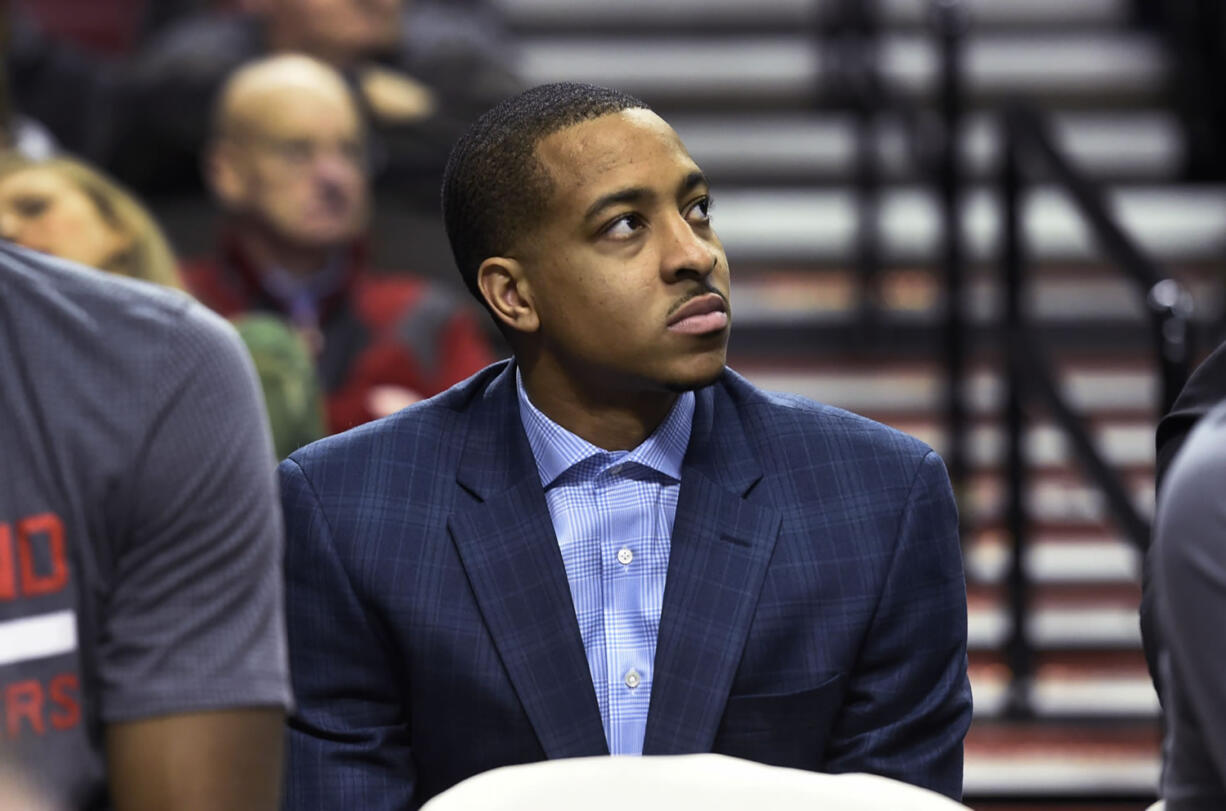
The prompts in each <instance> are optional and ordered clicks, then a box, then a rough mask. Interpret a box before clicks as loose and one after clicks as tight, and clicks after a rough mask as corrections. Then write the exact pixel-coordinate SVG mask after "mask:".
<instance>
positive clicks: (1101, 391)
mask: <svg viewBox="0 0 1226 811" xmlns="http://www.w3.org/2000/svg"><path fill="white" fill-rule="evenodd" d="M734 342H735V339H734ZM731 365H732V368H734V369H736V370H737V371H739V372H741V373H742V374H744V375H745V376H746V377H748V378H749V379H750V380H751V381H753V382H754V383H755V384H756V385H758V386H760V387H762V388H765V389H768V390H771V391H782V392H790V393H793V394H800V395H803V396H805V397H809V398H811V399H813V400H817V401H818V402H823V403H828V404H830V405H835V406H839V407H841V408H846V409H848V410H850V411H855V412H857V413H861V414H866V415H869V416H873V417H874V418H878V419H883V420H885V421H894V420H900V419H907V418H914V417H916V416H917V415H922V416H924V417H928V418H932V417H934V416H939V415H940V414H941V413H942V410H941V409H942V408H943V406H942V403H943V401H944V372H943V371H942V370H941V369H940V368H938V367H937V366H936V365H935V364H924V363H896V362H879V363H874V362H865V361H863V360H861V361H860V362H856V361H853V360H847V361H839V360H836V361H834V362H832V363H823V364H812V365H804V366H783V365H775V364H771V363H758V362H755V361H754V359H752V358H746V359H744V362H743V363H741V362H738V360H737V358H736V357H735V355H733V356H732V362H731ZM1057 368H1058V370H1059V374H1060V377H1061V388H1062V390H1063V392H1064V394H1065V397H1066V398H1067V399H1068V401H1069V402H1070V403H1071V404H1072V405H1073V407H1074V408H1076V409H1078V410H1079V411H1081V412H1082V413H1093V414H1096V415H1100V416H1102V415H1107V414H1121V413H1123V414H1128V415H1130V416H1133V417H1135V416H1137V415H1151V416H1155V415H1156V413H1157V404H1158V382H1157V379H1156V377H1155V375H1154V373H1153V371H1152V368H1151V367H1149V366H1147V365H1145V364H1144V362H1143V361H1142V360H1141V359H1140V358H1138V359H1137V360H1136V361H1135V362H1132V363H1120V362H1119V361H1118V360H1117V361H1115V363H1114V364H1107V363H1105V362H1104V361H1097V362H1096V361H1093V360H1083V361H1080V362H1076V361H1074V362H1066V363H1063V364H1060V365H1058V367H1057ZM964 397H965V403H966V405H967V408H968V410H969V411H970V413H972V414H976V415H994V416H995V415H999V413H1000V410H1001V407H1002V405H1003V402H1004V378H1003V375H1002V373H1001V371H1000V367H999V365H997V364H992V365H986V366H985V365H975V366H973V367H972V368H971V369H970V370H968V379H967V384H966V389H965V392H964Z"/></svg>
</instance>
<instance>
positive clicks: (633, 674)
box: [626, 668, 643, 690]
mask: <svg viewBox="0 0 1226 811" xmlns="http://www.w3.org/2000/svg"><path fill="white" fill-rule="evenodd" d="M642 681H643V677H642V676H640V675H639V672H638V671H637V670H634V669H633V668H632V669H631V670H630V672H629V673H627V674H626V686H627V687H629V688H630V689H631V690H633V689H634V688H635V687H638V686H639V684H640V683H641V682H642Z"/></svg>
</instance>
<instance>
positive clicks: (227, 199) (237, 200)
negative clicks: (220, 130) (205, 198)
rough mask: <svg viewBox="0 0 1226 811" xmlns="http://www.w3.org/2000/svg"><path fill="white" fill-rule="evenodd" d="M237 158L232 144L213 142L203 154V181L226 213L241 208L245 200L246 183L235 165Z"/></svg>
mask: <svg viewBox="0 0 1226 811" xmlns="http://www.w3.org/2000/svg"><path fill="white" fill-rule="evenodd" d="M237 159H238V156H237V155H236V154H235V153H234V148H233V145H232V144H227V143H226V142H225V141H213V142H212V143H210V144H209V146H208V148H207V149H206V151H205V154H204V164H203V166H202V167H201V168H202V170H203V172H204V180H205V182H206V183H207V184H208V186H209V188H210V189H211V190H212V191H213V195H214V196H215V197H216V198H217V200H218V202H220V203H221V205H222V208H225V209H226V210H228V211H233V210H235V209H238V208H241V207H242V205H243V203H244V202H245V200H246V196H247V193H246V185H247V184H246V183H245V182H244V180H243V175H242V172H241V170H240V169H239V168H238V165H237V163H236V161H237Z"/></svg>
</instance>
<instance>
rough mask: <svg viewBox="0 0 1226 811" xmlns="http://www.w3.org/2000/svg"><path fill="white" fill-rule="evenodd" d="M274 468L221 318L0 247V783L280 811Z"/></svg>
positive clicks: (82, 799)
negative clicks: (6, 778) (3, 776)
mask: <svg viewBox="0 0 1226 811" xmlns="http://www.w3.org/2000/svg"><path fill="white" fill-rule="evenodd" d="M272 459H273V453H272V447H271V444H270V440H269V435H268V426H267V418H266V416H265V415H264V412H263V407H262V405H261V401H260V394H259V388H258V385H257V383H256V379H255V376H254V371H253V369H252V366H251V361H250V360H249V359H248V357H247V355H246V353H245V351H244V349H243V346H242V344H241V343H240V341H239V339H238V337H237V336H236V334H235V333H234V330H233V329H232V328H230V327H229V326H228V325H227V324H226V323H225V322H224V321H223V320H222V319H220V318H219V317H217V316H215V315H213V314H211V313H210V312H208V311H207V310H206V309H205V308H204V307H203V306H201V305H199V304H197V303H195V302H194V301H192V300H191V299H190V298H189V297H187V296H186V295H183V294H182V293H179V292H177V291H172V290H167V289H163V288H158V287H155V286H153V285H149V284H145V283H143V282H138V281H133V280H128V279H122V278H119V277H115V276H111V275H108V274H103V273H99V272H97V271H95V270H91V269H87V268H83V267H81V266H78V265H74V264H71V263H68V262H64V261H60V260H56V259H52V258H50V257H47V256H45V255H42V254H37V253H33V252H30V251H26V250H24V249H20V248H17V247H14V246H12V245H8V244H4V243H0V733H2V734H0V741H3V743H0V762H5V763H8V764H9V767H10V768H12V767H13V766H14V765H15V766H16V768H18V769H19V770H20V771H22V772H24V773H25V774H26V775H27V776H28V777H30V778H31V779H33V780H34V781H35V782H36V783H38V784H41V787H42V789H43V790H44V791H46V792H47V793H48V794H49V795H51V797H52V799H53V800H54V801H55V802H56V803H58V804H60V805H62V806H63V807H67V808H106V807H109V806H110V805H112V804H113V805H114V806H115V807H118V808H124V809H155V808H157V809H165V808H175V809H204V808H241V809H271V808H274V807H275V806H276V803H277V801H278V791H279V788H280V769H281V751H282V744H281V740H282V724H283V720H284V714H285V711H286V709H287V708H288V706H289V703H290V693H289V686H288V673H287V664H286V650H285V638H284V616H283V609H282V579H281V574H280V559H281V551H282V543H283V541H282V538H283V535H282V527H281V519H280V511H279V509H278V508H277V500H276V487H275V482H274V478H273V476H274V474H273V465H272V462H271V460H272Z"/></svg>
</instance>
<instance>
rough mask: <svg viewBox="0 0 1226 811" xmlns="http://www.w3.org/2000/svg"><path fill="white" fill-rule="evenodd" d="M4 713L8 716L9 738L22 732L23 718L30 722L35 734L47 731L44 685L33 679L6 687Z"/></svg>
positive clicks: (14, 737) (12, 738) (13, 737)
mask: <svg viewBox="0 0 1226 811" xmlns="http://www.w3.org/2000/svg"><path fill="white" fill-rule="evenodd" d="M4 714H5V715H7V716H8V734H9V740H14V739H16V738H17V736H18V735H20V734H21V719H22V718H25V719H26V720H28V721H29V722H30V728H31V729H32V730H34V732H35V734H37V735H42V734H45V733H46V731H47V728H46V726H45V725H44V724H43V686H42V685H41V684H39V683H38V682H36V681H34V680H33V679H31V680H29V681H19V682H14V683H13V684H10V685H9V686H8V687H6V688H4Z"/></svg>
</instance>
